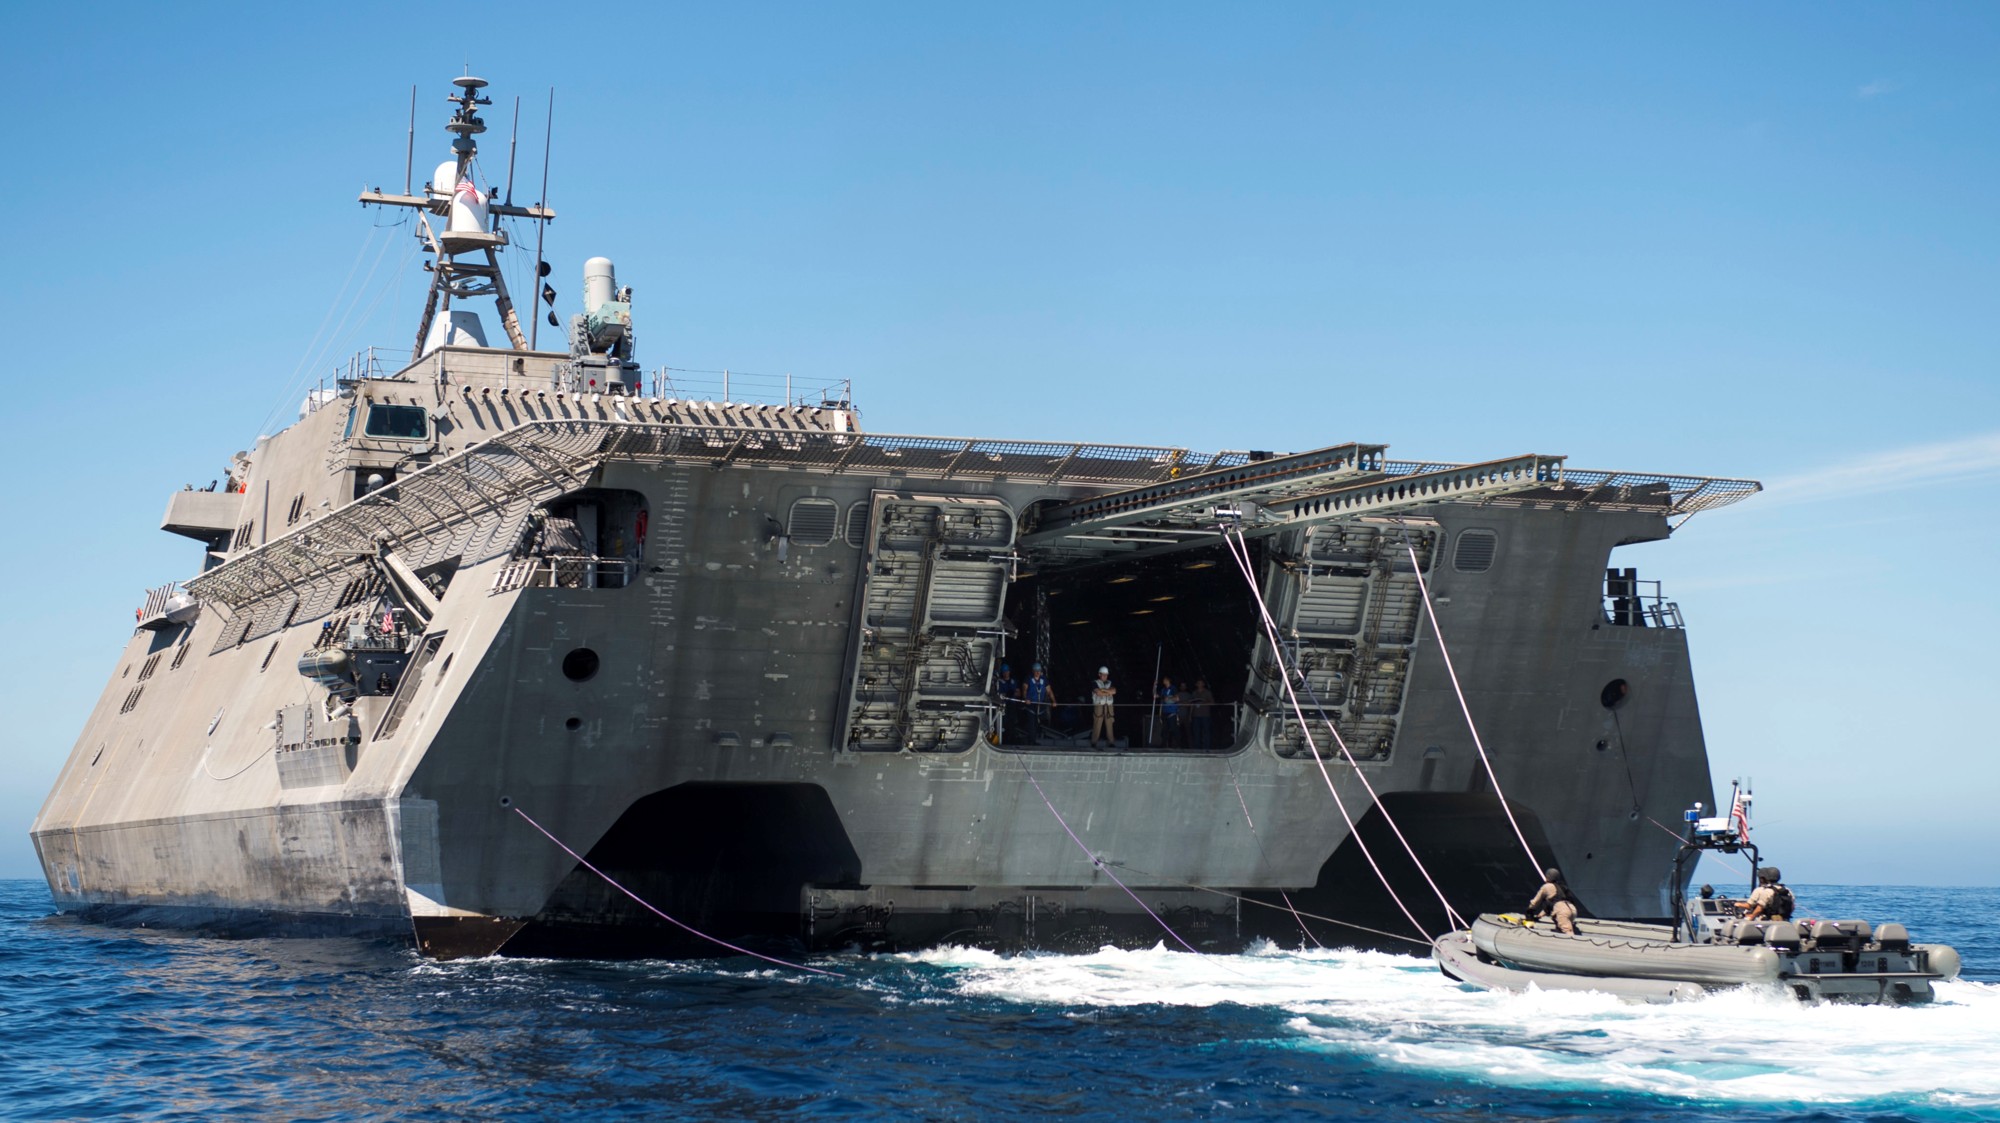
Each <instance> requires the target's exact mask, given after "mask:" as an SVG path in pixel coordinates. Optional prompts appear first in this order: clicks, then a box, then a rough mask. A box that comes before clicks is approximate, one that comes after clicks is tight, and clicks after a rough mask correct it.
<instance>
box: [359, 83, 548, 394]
mask: <svg viewBox="0 0 2000 1123" xmlns="http://www.w3.org/2000/svg"><path fill="white" fill-rule="evenodd" d="M452 85H454V86H457V87H458V92H457V93H455V94H451V95H448V96H447V97H446V99H445V100H447V101H450V102H452V103H453V104H454V105H456V106H457V107H458V108H457V110H456V111H455V112H453V113H452V116H451V120H450V121H448V122H446V123H445V130H446V131H447V132H450V133H451V134H452V140H451V151H452V159H450V160H448V161H446V162H444V163H441V164H439V165H438V169H437V172H436V174H435V175H434V176H433V177H432V181H431V182H430V183H427V184H425V185H424V192H423V194H421V195H391V194H386V193H384V192H383V191H382V190H381V189H380V188H376V189H374V190H370V191H363V192H362V193H361V204H362V205H363V206H370V205H373V206H384V207H408V208H410V209H412V210H416V211H419V212H422V215H423V217H422V218H421V219H420V220H419V222H418V231H417V236H418V237H419V238H421V239H422V240H423V243H424V248H425V249H426V250H427V251H429V252H430V253H432V254H435V255H436V258H437V260H436V261H434V262H429V263H426V264H425V266H424V268H425V269H426V270H428V271H429V272H430V274H431V287H430V293H429V295H428V296H427V297H426V298H425V300H424V314H423V318H422V319H421V320H420V321H419V322H418V324H417V340H416V347H415V349H414V350H412V351H411V352H410V354H411V357H412V358H415V357H419V356H422V355H424V354H426V353H428V352H430V351H433V350H435V349H437V348H438V347H440V346H443V345H444V344H446V343H450V342H453V341H455V340H456V339H458V338H460V337H462V336H463V335H470V334H471V330H469V329H471V327H472V325H471V324H463V325H462V324H461V323H460V321H459V320H458V319H457V318H456V317H453V316H452V314H451V306H452V302H453V301H464V300H474V299H483V298H487V297H491V298H492V299H493V303H494V305H495V308H496V310H497V311H498V312H499V315H500V323H501V325H502V326H503V327H505V328H506V330H507V339H508V341H509V343H510V344H511V345H512V346H513V348H514V350H516V351H526V350H528V339H527V336H525V335H523V334H522V332H521V321H520V317H519V316H518V315H516V314H515V311H514V299H513V297H512V296H510V295H509V294H508V292H507V281H506V278H504V277H502V276H501V274H500V259H499V252H500V251H501V250H502V249H504V248H506V246H507V244H508V243H507V234H506V232H505V231H502V230H497V229H490V228H489V226H490V223H491V219H492V217H494V216H501V217H507V218H527V219H532V220H534V221H536V222H549V221H552V220H553V219H554V218H555V217H556V212H554V211H553V210H550V209H549V208H548V206H547V205H546V203H547V200H542V201H541V202H538V203H536V204H535V205H534V206H530V207H518V206H515V205H513V204H512V203H511V202H506V201H502V200H499V199H493V198H490V197H489V196H487V195H483V194H481V193H480V191H479V189H478V187H477V186H476V185H474V183H473V180H472V172H473V168H472V161H473V157H474V156H476V155H478V153H479V145H478V142H477V141H475V140H473V138H474V137H476V136H478V135H479V134H480V133H483V132H485V131H486V122H485V121H483V120H481V119H480V116H479V107H480V106H483V105H491V104H492V103H493V99H492V98H489V97H482V96H480V94H479V91H480V90H481V89H483V88H484V87H485V86H486V79H484V78H474V77H471V76H469V75H468V76H466V77H463V78H454V79H452ZM447 179H449V182H445V180H447ZM406 190H407V188H406ZM433 219H442V220H443V227H444V228H443V229H442V230H439V229H437V227H436V226H435V225H433V222H432V220H433ZM439 316H443V317H444V321H443V324H442V326H441V328H439V330H436V331H434V330H433V328H434V325H438V324H439V320H438V318H439ZM473 323H476V320H475V321H473ZM472 338H473V339H474V340H477V342H478V343H479V344H480V345H481V346H484V345H485V344H484V340H480V339H478V337H477V336H476V335H473V336H472Z"/></svg>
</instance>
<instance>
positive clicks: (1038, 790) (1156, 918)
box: [1021, 764, 1201, 955]
mask: <svg viewBox="0 0 2000 1123" xmlns="http://www.w3.org/2000/svg"><path fill="white" fill-rule="evenodd" d="M1021 771H1023V772H1026V773H1027V774H1028V782H1029V783H1030V784H1033V785H1035V794H1036V795H1039V796H1041V797H1042V802H1043V803H1045V804H1048V808H1049V814H1051V815H1054V816H1055V817H1056V822H1057V823H1060V824H1061V825H1062V829H1063V833H1064V834H1066V835H1068V836H1069V840H1070V841H1071V842H1074V843H1076V846H1077V849H1079V850H1081V851H1083V852H1084V853H1085V854H1086V855H1088V856H1089V858H1090V864H1091V865H1093V866H1096V867H1097V868H1098V869H1100V870H1103V871H1104V876H1106V877H1108V878H1110V879H1111V880H1112V881H1113V882H1115V883H1116V884H1117V886H1118V888H1120V889H1123V890H1125V895H1126V896H1127V897H1130V898H1132V901H1133V903H1134V904H1137V905H1138V906H1139V907H1140V908H1142V909H1145V910H1146V915H1147V916H1150V917H1152V918H1153V923H1155V924H1157V925H1159V926H1160V927H1161V928H1162V929H1164V930H1165V931H1166V933H1167V935H1169V936H1172V937H1173V938H1174V942H1175V943H1177V944H1179V945H1180V946H1182V947H1184V948H1186V949H1188V950H1189V951H1191V952H1194V954H1196V955H1200V954H1201V953H1200V952H1198V951H1195V950H1194V945H1193V944H1190V943H1188V942H1187V941H1186V940H1183V939H1181V934H1180V933H1179V932H1176V931H1174V930H1173V929H1172V928H1171V927H1169V926H1168V924H1167V922H1166V921H1164V920H1161V919H1160V914H1159V913H1156V912H1154V911H1153V910H1152V908H1151V907H1150V906H1148V905H1147V904H1146V902H1144V901H1141V900H1140V899H1139V894H1137V893H1134V892H1132V887H1131V886H1129V885H1127V884H1125V883H1124V882H1122V881H1119V880H1118V875H1117V874H1115V873H1112V872H1111V867H1110V866H1107V865H1105V864H1104V859H1102V858H1100V857H1098V856H1097V855H1095V854H1092V853H1091V852H1090V847H1088V846H1085V845H1084V843H1083V840H1082V839H1080V838H1078V837H1076V832H1075V831H1073V830H1070V829H1069V824H1068V823H1067V822H1065V821H1064V820H1063V817H1062V812H1060V811H1057V810H1056V805H1055V804H1053V803H1049V793H1047V792H1045V791H1043V790H1042V782H1041V781H1040V780H1037V779H1035V773H1034V770H1033V769H1031V768H1029V767H1028V766H1027V765H1025V764H1023V765H1022V766H1021Z"/></svg>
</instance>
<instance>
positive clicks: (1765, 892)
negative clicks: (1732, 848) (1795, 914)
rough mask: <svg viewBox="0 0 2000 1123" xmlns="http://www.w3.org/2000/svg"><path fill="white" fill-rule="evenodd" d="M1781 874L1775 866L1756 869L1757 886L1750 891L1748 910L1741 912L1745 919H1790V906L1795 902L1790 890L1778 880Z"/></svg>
mask: <svg viewBox="0 0 2000 1123" xmlns="http://www.w3.org/2000/svg"><path fill="white" fill-rule="evenodd" d="M1780 876H1781V875H1780V874H1779V873H1778V867H1776V866H1764V867H1762V868H1760V869H1758V871H1757V888H1755V889H1753V890H1751V891H1750V900H1749V902H1748V904H1749V906H1750V908H1749V911H1747V912H1745V913H1744V914H1743V919H1745V920H1790V919H1791V918H1792V907H1793V906H1794V905H1795V904H1797V902H1796V901H1795V900H1793V898H1792V891H1791V890H1790V889H1787V888H1785V886H1784V885H1783V884H1781V883H1780V882H1779V881H1778V878H1779V877H1780Z"/></svg>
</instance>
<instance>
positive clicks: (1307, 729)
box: [1222, 530, 1464, 940]
mask: <svg viewBox="0 0 2000 1123" xmlns="http://www.w3.org/2000/svg"><path fill="white" fill-rule="evenodd" d="M1222 541H1223V544H1224V545H1226V546H1228V547H1229V556H1230V558H1232V559H1233V560H1234V561H1235V562H1236V568H1237V569H1239V570H1241V571H1242V573H1243V580H1244V581H1245V582H1246V583H1248V584H1249V586H1250V596H1251V598H1252V599H1253V600H1255V601H1256V602H1257V612H1258V615H1259V616H1261V617H1262V618H1263V622H1264V634H1265V637H1266V638H1268V639H1269V640H1270V642H1271V654H1272V656H1273V657H1274V658H1275V659H1277V661H1278V678H1279V679H1280V680H1281V681H1282V682H1283V683H1284V684H1285V697H1286V698H1287V699H1288V700H1289V701H1290V702H1291V704H1292V713H1293V714H1295V715H1296V716H1297V717H1298V719H1299V734H1300V736H1302V737H1304V738H1305V739H1306V748H1307V749H1308V750H1310V751H1311V753H1312V758H1313V763H1314V764H1315V765H1317V766H1318V767H1319V774H1320V778H1321V779H1322V780H1325V781H1326V790H1327V792H1328V793H1329V794H1331V795H1332V796H1333V805H1334V806H1335V807H1337V808H1339V809H1340V817H1341V819H1343V820H1345V821H1346V823H1347V834H1348V837H1349V838H1352V839H1353V840H1354V843H1355V845H1356V846H1359V847H1360V848H1361V856H1362V857H1363V858H1366V859H1367V860H1368V868H1370V869H1372V870H1374V871H1375V877H1376V879H1377V880H1379V881H1380V882H1381V883H1382V888H1383V890H1384V891H1385V892H1387V893H1388V894H1389V899H1390V900H1392V901H1394V902H1396V907H1397V908H1398V909H1400V910H1401V911H1402V913H1403V918H1404V919H1405V920H1408V921H1409V922H1410V927H1412V928H1415V929H1416V930H1417V932H1418V933H1419V934H1420V935H1422V936H1423V937H1424V939H1426V940H1432V939H1435V937H1433V936H1432V935H1431V934H1430V932H1429V930H1428V929H1426V928H1425V927H1424V926H1423V925H1422V924H1419V923H1418V922H1417V918H1416V914H1414V913H1412V912H1411V911H1410V906H1408V905H1406V904H1404V903H1403V898H1401V897H1400V896H1397V894H1396V888H1395V886H1393V885H1391V884H1389V877H1388V875H1387V874H1385V873H1383V872H1382V867H1381V865H1380V864H1379V863H1377V862H1376V861H1375V854H1374V852H1373V851H1371V850H1369V848H1368V841H1367V840H1366V839H1364V838H1362V837H1361V831H1360V830H1359V829H1357V827H1356V826H1355V822H1354V816H1353V815H1351V814H1349V813H1348V810H1347V802H1346V801H1345V800H1343V799H1341V798H1340V789H1339V788H1338V787H1336V786H1335V785H1334V782H1333V774H1332V773H1330V772H1328V771H1327V770H1326V761H1325V760H1323V759H1321V757H1320V755H1319V744H1318V743H1317V742H1316V741H1314V739H1313V735H1312V723H1311V722H1308V721H1307V720H1306V715H1305V710H1304V709H1303V708H1302V707H1301V706H1300V705H1299V697H1298V694H1297V693H1296V692H1294V691H1293V690H1292V676H1291V673H1290V672H1289V671H1287V670H1286V669H1285V657H1284V645H1283V644H1281V643H1280V642H1279V641H1278V631H1277V625H1276V624H1275V623H1274V622H1273V621H1272V619H1271V612H1270V609H1269V608H1268V607H1267V606H1266V605H1265V604H1264V593H1263V590H1261V589H1259V588H1258V587H1257V575H1256V572H1255V571H1254V570H1253V569H1252V568H1251V566H1250V546H1249V544H1248V543H1244V542H1241V532H1238V534H1237V536H1236V537H1235V538H1232V537H1231V536H1230V534H1229V532H1228V531H1227V530H1225V531H1224V532H1223V535H1222ZM1239 546H1240V548H1241V550H1242V553H1240V554H1239V553H1238V552H1237V550H1238V548H1239ZM1334 740H1335V742H1336V743H1340V751H1341V752H1343V753H1346V752H1347V746H1346V744H1345V743H1341V742H1340V734H1339V732H1338V731H1335V733H1334ZM1347 760H1348V763H1349V764H1354V757H1353V755H1352V754H1348V757H1347ZM1354 774H1355V775H1356V776H1358V777H1360V778H1361V784H1362V787H1364V788H1367V789H1368V795H1369V798H1371V799H1373V798H1374V796H1375V792H1374V789H1373V788H1369V787H1368V778H1367V777H1365V776H1361V768H1360V766H1358V765H1355V768H1354ZM1376 806H1377V807H1380V806H1381V801H1380V800H1377V801H1376ZM1382 818H1383V820H1384V821H1385V822H1388V823H1389V826H1390V829H1391V830H1395V821H1394V820H1393V819H1390V818H1389V813H1388V811H1387V810H1386V809H1385V810H1384V811H1383V812H1382ZM1396 837H1397V838H1398V839H1399V840H1400V839H1402V838H1403V832H1402V831H1400V830H1396ZM1403 848H1404V849H1405V850H1406V851H1409V854H1410V860H1411V861H1413V862H1416V865H1417V871H1418V872H1419V873H1422V874H1423V875H1424V880H1425V881H1431V875H1430V872H1429V871H1428V870H1425V869H1424V864H1423V863H1422V862H1420V861H1417V856H1416V852H1415V851H1413V850H1410V844H1409V842H1408V841H1404V842H1403ZM1431 889H1432V890H1433V891H1435V892H1437V894H1438V900H1439V901H1440V902H1442V903H1443V904H1444V909H1445V915H1446V917H1447V918H1450V919H1451V920H1452V921H1453V923H1455V924H1463V923H1464V922H1463V920H1461V919H1459V918H1458V913H1457V911H1456V910H1454V909H1453V908H1452V907H1451V903H1450V902H1449V901H1446V900H1445V899H1444V893H1443V891H1442V890H1439V889H1438V887H1437V882H1435V881H1431Z"/></svg>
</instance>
